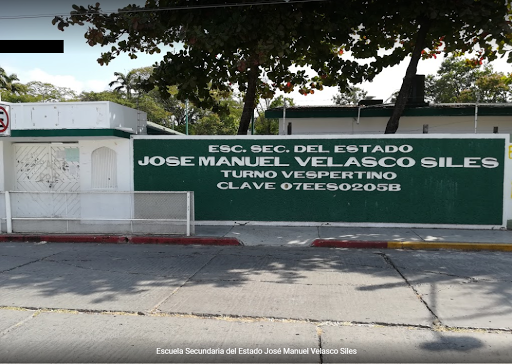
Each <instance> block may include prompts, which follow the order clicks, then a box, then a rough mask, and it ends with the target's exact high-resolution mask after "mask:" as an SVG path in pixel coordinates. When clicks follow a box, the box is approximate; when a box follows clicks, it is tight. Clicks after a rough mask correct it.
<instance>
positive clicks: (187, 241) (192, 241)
mask: <svg viewBox="0 0 512 364" xmlns="http://www.w3.org/2000/svg"><path fill="white" fill-rule="evenodd" d="M129 242H130V243H132V244H176V245H242V244H241V243H240V241H239V240H238V239H237V238H216V237H214V238H209V237H179V236H178V237H162V236H132V237H131V238H130V241H129Z"/></svg>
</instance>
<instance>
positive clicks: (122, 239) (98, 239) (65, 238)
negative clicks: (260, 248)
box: [0, 234, 243, 246]
mask: <svg viewBox="0 0 512 364" xmlns="http://www.w3.org/2000/svg"><path fill="white" fill-rule="evenodd" d="M41 241H46V242H49V243H97V244H176V245H222V246H226V245H227V246H235V245H236V246H239V245H243V244H242V243H240V241H239V240H238V239H236V238H219V237H181V236H132V237H128V236H119V235H114V236H112V235H39V234H33V235H28V234H27V235H26V234H2V235H0V242H4V243H5V242H31V243H37V242H41Z"/></svg>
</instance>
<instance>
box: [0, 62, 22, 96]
mask: <svg viewBox="0 0 512 364" xmlns="http://www.w3.org/2000/svg"><path fill="white" fill-rule="evenodd" d="M16 81H19V79H18V76H17V75H16V74H15V73H12V74H10V75H8V74H7V73H6V72H5V70H4V69H3V68H2V67H0V92H2V90H5V91H6V92H7V94H5V96H4V94H3V93H2V96H3V97H9V96H14V95H16V94H18V93H19V92H20V91H21V90H20V87H21V84H20V83H18V82H16ZM5 101H9V100H5Z"/></svg>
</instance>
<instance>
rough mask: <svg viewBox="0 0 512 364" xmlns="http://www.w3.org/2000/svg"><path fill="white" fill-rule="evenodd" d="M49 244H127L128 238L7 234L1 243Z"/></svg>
mask: <svg viewBox="0 0 512 364" xmlns="http://www.w3.org/2000/svg"><path fill="white" fill-rule="evenodd" d="M41 241H47V242H49V243H100V244H101V243H103V244H122V243H127V242H128V238H127V237H125V236H116V235H114V236H113V235H38V234H34V235H28V234H7V235H0V242H41Z"/></svg>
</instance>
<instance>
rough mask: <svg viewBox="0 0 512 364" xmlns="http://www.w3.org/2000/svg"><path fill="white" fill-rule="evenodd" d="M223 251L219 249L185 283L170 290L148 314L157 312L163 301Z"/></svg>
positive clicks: (184, 283)
mask: <svg viewBox="0 0 512 364" xmlns="http://www.w3.org/2000/svg"><path fill="white" fill-rule="evenodd" d="M223 250H224V249H219V250H218V251H217V253H215V254H214V255H213V256H212V257H211V258H210V259H209V260H208V261H207V262H206V263H205V264H203V266H202V267H200V268H199V269H198V270H197V271H196V272H195V273H193V274H192V275H191V276H190V277H188V278H187V279H186V280H185V282H183V283H182V284H181V285H180V286H179V287H176V288H175V289H173V290H172V292H171V293H169V294H168V295H167V296H165V297H164V298H163V299H162V300H160V302H158V303H157V304H156V305H155V306H154V307H153V308H152V309H151V310H149V313H152V312H155V311H157V310H158V307H160V306H161V305H162V304H163V303H164V302H165V301H167V300H168V299H169V298H170V297H172V296H173V295H174V294H175V293H176V292H178V291H179V289H180V288H182V287H183V286H185V285H186V284H187V283H188V282H189V281H190V280H191V279H192V278H194V276H195V275H196V274H197V273H199V272H200V271H201V270H202V269H203V268H204V267H206V266H207V265H208V264H210V262H211V261H212V260H213V259H215V258H216V257H217V256H219V253H220V252H221V251H223Z"/></svg>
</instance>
